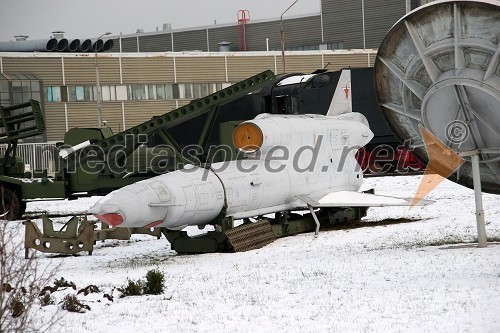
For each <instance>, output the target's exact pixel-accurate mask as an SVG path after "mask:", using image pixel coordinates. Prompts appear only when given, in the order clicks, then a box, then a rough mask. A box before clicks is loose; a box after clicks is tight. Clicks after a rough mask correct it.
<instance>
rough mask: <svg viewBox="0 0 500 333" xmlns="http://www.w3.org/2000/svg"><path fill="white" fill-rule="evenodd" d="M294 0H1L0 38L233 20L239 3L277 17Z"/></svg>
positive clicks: (307, 6) (308, 1) (253, 12)
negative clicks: (56, 32)
mask: <svg viewBox="0 0 500 333" xmlns="http://www.w3.org/2000/svg"><path fill="white" fill-rule="evenodd" d="M293 1H294V0H80V1H75V0H0V41H8V40H13V39H14V37H13V36H14V35H19V34H20V35H29V36H30V37H29V39H42V38H49V37H50V35H51V32H52V31H54V30H62V31H65V32H66V35H65V37H68V38H84V37H85V38H87V37H97V36H99V35H101V34H102V33H104V32H106V31H110V32H112V33H113V35H119V34H120V33H123V34H130V33H134V32H135V31H136V29H138V28H141V29H143V30H144V32H149V31H155V30H156V27H158V28H159V29H161V28H162V25H163V23H170V24H171V25H172V28H173V29H180V28H188V27H196V26H204V25H212V24H213V23H214V20H216V21H217V24H223V23H236V22H237V16H236V15H237V12H238V10H240V9H248V10H249V11H250V19H251V20H252V19H253V20H260V19H272V18H279V16H280V15H281V13H283V11H285V9H286V8H287V7H288V6H289V5H291V4H292V3H293ZM319 11H320V0H300V1H299V2H298V3H297V4H296V5H294V6H293V7H292V9H290V10H289V11H288V12H287V13H286V14H285V16H284V17H287V16H296V15H302V14H316V13H319Z"/></svg>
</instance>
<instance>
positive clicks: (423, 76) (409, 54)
mask: <svg viewBox="0 0 500 333" xmlns="http://www.w3.org/2000/svg"><path fill="white" fill-rule="evenodd" d="M499 59H500V1H494V0H479V1H449V0H448V1H437V2H432V3H430V4H428V5H425V6H422V7H420V8H418V9H416V10H414V11H412V12H410V13H409V14H407V15H406V16H404V17H403V18H402V19H401V20H399V21H398V22H397V23H396V24H395V25H394V26H393V27H392V28H391V30H390V31H389V33H388V34H387V36H386V37H385V39H384V41H383V42H382V44H381V46H380V48H379V51H378V55H377V60H376V61H375V74H374V75H375V90H376V93H377V96H378V98H379V104H380V107H381V109H382V113H383V114H384V116H385V118H386V120H387V122H388V123H389V126H390V127H391V128H392V130H393V131H394V133H395V134H396V136H397V137H398V138H399V139H400V140H401V141H405V140H411V145H412V146H413V147H414V148H415V150H414V152H415V154H416V155H417V156H418V157H419V158H420V159H421V160H422V161H424V162H427V161H428V157H427V154H426V149H425V146H424V143H423V139H422V134H421V132H420V129H419V125H421V126H424V127H425V128H426V129H427V130H429V131H430V132H431V133H432V134H434V135H435V136H436V137H438V138H439V139H440V140H441V141H442V142H443V143H445V144H446V145H447V146H448V147H450V148H451V149H453V150H454V151H455V152H458V153H463V152H467V151H479V162H480V164H479V165H480V173H481V184H482V189H483V190H484V191H485V192H491V193H497V194H500V63H499ZM464 159H465V161H466V162H465V163H464V164H463V165H462V166H461V167H460V168H459V169H458V170H457V171H456V172H455V173H454V174H453V175H452V176H451V177H450V179H452V180H454V181H456V182H458V183H460V184H462V185H465V186H468V187H470V188H472V187H473V181H472V167H471V162H470V157H464Z"/></svg>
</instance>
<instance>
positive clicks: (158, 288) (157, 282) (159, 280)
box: [143, 269, 165, 295]
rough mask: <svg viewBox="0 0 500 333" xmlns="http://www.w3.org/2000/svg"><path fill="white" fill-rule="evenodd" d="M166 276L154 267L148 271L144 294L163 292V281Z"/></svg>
mask: <svg viewBox="0 0 500 333" xmlns="http://www.w3.org/2000/svg"><path fill="white" fill-rule="evenodd" d="M164 282H165V276H164V275H163V272H162V271H160V270H158V269H152V270H150V271H148V272H147V273H146V282H145V284H144V290H143V291H144V294H148V295H160V294H163V288H164V286H163V283H164Z"/></svg>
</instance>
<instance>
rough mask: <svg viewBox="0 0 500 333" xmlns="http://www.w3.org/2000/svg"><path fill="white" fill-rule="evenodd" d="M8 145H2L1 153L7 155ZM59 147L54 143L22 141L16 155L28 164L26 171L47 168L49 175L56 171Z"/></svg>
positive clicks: (0, 147) (0, 146)
mask: <svg viewBox="0 0 500 333" xmlns="http://www.w3.org/2000/svg"><path fill="white" fill-rule="evenodd" d="M6 150H7V145H6V144H2V145H0V155H5V152H6ZM57 154H58V149H57V148H56V145H55V144H54V143H20V144H18V145H17V152H16V155H17V156H19V157H21V159H22V160H23V162H24V164H25V165H26V170H25V171H26V172H30V171H38V170H47V174H48V175H49V176H53V175H54V174H55V172H56V165H57V164H56V160H57V158H58V155H57Z"/></svg>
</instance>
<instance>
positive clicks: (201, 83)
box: [0, 0, 425, 142]
mask: <svg viewBox="0 0 500 333" xmlns="http://www.w3.org/2000/svg"><path fill="white" fill-rule="evenodd" d="M421 2H425V1H404V0H387V1H364V0H357V1H349V2H345V1H337V0H335V1H332V0H321V11H320V13H318V14H315V15H306V16H301V17H291V18H284V19H283V30H284V32H285V41H286V46H285V49H286V50H287V51H286V58H285V60H286V72H287V73H297V72H300V73H311V72H313V71H314V70H317V69H320V68H327V69H328V70H338V69H340V68H344V67H366V66H372V65H373V62H374V60H375V55H376V48H377V47H378V45H379V44H380V43H381V41H382V39H383V37H384V36H385V33H386V32H387V31H388V30H389V29H390V27H391V26H392V25H393V24H394V23H395V22H396V21H397V20H398V19H399V18H401V17H402V16H403V15H404V14H405V13H406V11H407V10H409V9H411V8H413V7H415V6H417V5H419V4H420V3H421ZM163 28H164V30H163V29H162V30H161V31H155V32H150V33H141V32H139V33H135V34H133V35H120V36H115V37H112V39H113V40H114V46H113V48H112V49H111V52H109V53H63V52H57V53H48V52H30V53H26V52H23V53H18V52H0V102H1V104H2V105H12V104H18V103H21V102H24V101H27V100H28V99H30V98H33V99H37V100H40V101H41V102H42V105H43V107H44V110H45V120H46V126H47V131H46V136H45V137H44V138H37V140H38V141H49V142H54V141H61V140H62V139H63V137H64V133H65V132H66V131H67V130H68V129H69V128H72V127H97V126H98V116H97V114H98V112H97V109H98V106H96V104H97V103H96V101H97V99H98V98H97V96H98V94H97V91H98V89H97V86H98V85H99V86H100V87H101V96H102V98H101V100H102V103H100V104H101V106H100V109H101V115H102V117H101V119H102V120H103V121H105V122H106V125H107V126H110V127H111V128H112V130H113V131H114V132H118V131H121V130H123V129H126V128H129V127H131V126H134V125H136V124H138V123H141V122H143V121H145V120H147V119H150V118H151V117H152V116H154V115H159V114H163V113H165V112H167V111H168V110H172V109H175V108H177V107H179V106H182V105H185V104H187V103H188V102H189V101H190V100H191V99H193V98H199V97H202V96H206V95H208V94H209V93H211V92H213V91H215V90H218V89H220V88H222V87H226V86H228V85H230V84H231V83H234V82H237V81H240V80H242V79H244V78H246V77H249V76H252V75H254V74H256V73H258V72H260V71H263V70H266V69H271V70H273V71H274V72H275V73H283V72H284V70H283V65H284V62H283V59H282V57H281V52H280V51H279V49H280V29H281V22H280V20H279V19H277V20H259V21H255V22H253V21H252V20H249V21H247V20H246V19H245V16H243V17H242V19H240V20H238V21H237V22H235V24H232V25H214V26H210V27H201V28H192V29H181V30H172V29H170V28H169V26H168V25H164V27H163ZM221 49H222V52H221ZM97 73H98V74H97ZM98 78H99V80H97V79H98ZM97 82H99V84H97ZM42 92H43V93H42Z"/></svg>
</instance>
